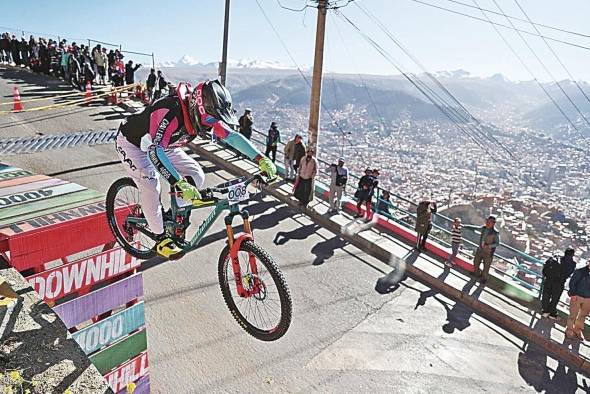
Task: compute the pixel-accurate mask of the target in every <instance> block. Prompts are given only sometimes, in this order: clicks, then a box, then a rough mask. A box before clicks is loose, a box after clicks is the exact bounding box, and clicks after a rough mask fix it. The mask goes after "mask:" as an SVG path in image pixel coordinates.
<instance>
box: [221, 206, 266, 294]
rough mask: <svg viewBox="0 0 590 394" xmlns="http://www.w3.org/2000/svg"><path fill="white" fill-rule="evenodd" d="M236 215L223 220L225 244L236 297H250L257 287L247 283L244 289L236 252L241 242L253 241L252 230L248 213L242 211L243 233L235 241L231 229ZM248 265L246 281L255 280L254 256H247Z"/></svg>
mask: <svg viewBox="0 0 590 394" xmlns="http://www.w3.org/2000/svg"><path fill="white" fill-rule="evenodd" d="M236 214H237V213H234V214H230V215H228V216H226V218H225V229H226V232H227V243H228V247H229V250H230V258H231V260H232V268H233V271H234V280H235V281H236V287H237V291H238V295H239V296H240V297H250V296H252V295H253V294H256V293H258V291H259V289H258V287H259V286H258V285H257V283H255V284H254V286H253V287H252V286H251V285H250V283H248V286H247V287H248V289H246V288H244V283H243V280H242V270H241V268H240V261H239V258H238V252H239V251H240V246H241V244H242V242H243V241H245V240H252V239H253V236H252V228H251V227H250V217H249V214H248V211H245V210H244V211H242V212H240V215H241V216H242V219H243V221H244V233H243V234H239V235H238V236H237V239H236V236H235V235H234V229H233V227H232V221H233V217H234V216H235V215H236ZM248 263H249V266H250V272H249V274H250V276H249V277H248V280H252V278H256V277H257V275H258V267H257V265H256V256H254V255H253V254H251V253H250V254H249V256H248ZM254 281H255V282H256V281H257V280H256V279H254Z"/></svg>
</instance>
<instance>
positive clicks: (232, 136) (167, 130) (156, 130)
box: [119, 96, 261, 185]
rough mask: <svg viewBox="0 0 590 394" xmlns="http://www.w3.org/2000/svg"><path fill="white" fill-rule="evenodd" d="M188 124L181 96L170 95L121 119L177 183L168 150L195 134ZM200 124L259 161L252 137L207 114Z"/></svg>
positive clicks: (131, 139)
mask: <svg viewBox="0 0 590 394" xmlns="http://www.w3.org/2000/svg"><path fill="white" fill-rule="evenodd" d="M187 124H189V120H188V119H187V117H186V116H185V114H184V113H183V108H182V107H181V103H180V99H179V98H178V96H168V97H164V98H161V99H160V100H157V101H156V102H154V103H153V104H152V105H150V106H148V107H146V108H145V109H144V110H143V111H142V112H140V113H138V114H133V115H130V116H129V117H128V118H127V120H126V121H124V122H123V123H121V125H120V126H119V130H120V132H121V134H123V136H125V138H126V139H127V140H128V141H129V142H130V143H131V144H133V145H135V146H136V147H138V148H140V149H141V150H142V151H144V152H146V153H147V155H148V158H149V160H150V162H152V164H153V165H154V167H155V168H156V170H157V171H158V172H159V173H160V174H161V175H162V176H163V177H164V178H165V179H166V180H167V181H168V183H170V184H171V185H174V184H175V183H176V182H178V181H179V180H181V179H182V176H181V175H180V174H179V172H178V171H177V170H176V169H175V168H174V166H173V165H172V163H171V162H170V160H169V159H168V157H167V155H166V151H167V150H170V149H174V148H178V147H182V146H185V145H186V144H188V143H189V142H190V141H192V140H193V139H194V138H195V137H196V133H194V132H192V133H190V132H188V131H187V128H186V125H187ZM201 124H202V125H203V126H204V127H206V128H211V129H212V130H213V134H214V135H215V137H217V138H218V139H220V140H223V141H224V142H226V143H227V144H228V145H230V146H232V147H234V148H236V149H238V150H239V151H241V152H242V153H243V154H245V155H246V156H248V158H250V159H251V160H254V161H258V159H259V158H260V157H261V155H260V154H259V153H258V151H257V149H256V148H255V147H254V146H253V145H252V144H251V143H250V142H249V141H246V140H245V139H244V138H241V136H239V134H238V133H237V132H235V131H234V130H233V129H232V128H231V127H230V126H229V125H227V124H226V123H225V122H223V121H221V120H219V119H215V118H214V117H212V116H210V115H208V116H202V119H201ZM189 127H190V128H191V130H193V129H192V127H191V126H190V125H189Z"/></svg>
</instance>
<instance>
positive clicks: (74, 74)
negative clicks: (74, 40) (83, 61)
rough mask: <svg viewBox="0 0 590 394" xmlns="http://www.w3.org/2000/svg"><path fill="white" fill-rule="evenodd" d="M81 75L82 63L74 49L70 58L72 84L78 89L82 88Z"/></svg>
mask: <svg viewBox="0 0 590 394" xmlns="http://www.w3.org/2000/svg"><path fill="white" fill-rule="evenodd" d="M81 73H82V70H81V68H80V62H79V61H78V57H77V56H76V51H75V49H74V50H73V51H72V54H71V56H70V84H72V86H75V87H76V89H78V88H80V80H81Z"/></svg>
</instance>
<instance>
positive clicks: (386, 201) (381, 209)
mask: <svg viewBox="0 0 590 394" xmlns="http://www.w3.org/2000/svg"><path fill="white" fill-rule="evenodd" d="M390 198H391V194H390V193H389V192H388V191H387V190H383V193H382V194H381V196H380V197H379V198H378V199H377V213H385V214H386V215H387V216H391V210H390V209H391V201H390Z"/></svg>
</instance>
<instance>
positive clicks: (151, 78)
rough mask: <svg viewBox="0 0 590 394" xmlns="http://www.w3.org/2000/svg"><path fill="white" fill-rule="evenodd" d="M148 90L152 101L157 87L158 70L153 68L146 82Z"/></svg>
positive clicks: (149, 98)
mask: <svg viewBox="0 0 590 394" xmlns="http://www.w3.org/2000/svg"><path fill="white" fill-rule="evenodd" d="M145 86H146V87H147V91H148V100H149V102H150V103H151V102H152V98H153V97H154V88H155V87H156V70H154V69H153V68H152V69H151V70H150V74H149V75H148V77H147V81H146V83H145Z"/></svg>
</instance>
